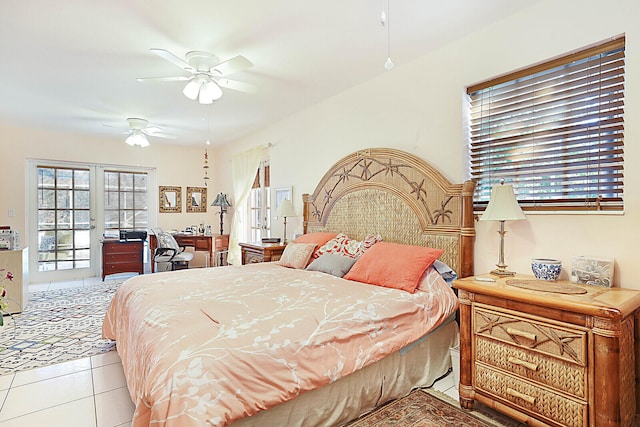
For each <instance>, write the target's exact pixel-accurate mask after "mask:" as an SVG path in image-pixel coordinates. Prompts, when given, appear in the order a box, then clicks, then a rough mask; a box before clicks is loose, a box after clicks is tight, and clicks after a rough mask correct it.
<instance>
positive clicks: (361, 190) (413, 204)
mask: <svg viewBox="0 0 640 427" xmlns="http://www.w3.org/2000/svg"><path fill="white" fill-rule="evenodd" d="M474 186H475V183H474V182H473V181H466V182H465V183H464V184H451V183H450V182H449V181H448V180H447V179H446V178H445V177H444V176H442V174H441V173H440V172H438V171H437V170H436V169H435V168H434V167H433V166H431V165H429V164H428V163H427V162H425V161H424V160H422V159H420V158H418V157H416V156H414V155H412V154H409V153H406V152H404V151H400V150H395V149H389V148H372V149H368V150H363V151H357V152H355V153H352V154H350V155H348V156H346V157H344V158H343V159H341V160H340V161H338V162H337V163H336V164H335V165H333V166H332V167H331V169H329V171H328V172H327V173H326V174H325V175H324V177H323V178H322V180H321V181H320V183H319V184H318V186H317V187H316V189H315V191H314V192H313V194H311V195H309V194H304V195H303V202H304V225H303V227H304V232H305V233H311V232H314V231H333V232H342V233H345V234H347V235H348V236H349V237H352V238H355V239H363V238H364V237H365V236H366V235H367V234H369V233H377V234H380V235H381V236H382V237H383V239H384V240H385V241H389V242H397V243H405V244H411V245H421V246H429V247H433V248H441V249H444V250H445V253H444V254H443V255H442V256H441V257H440V259H441V260H442V261H443V262H446V263H447V264H449V265H450V266H451V267H452V268H453V269H454V270H455V271H456V272H457V273H458V276H459V277H466V276H471V275H473V244H474V239H475V229H474V221H473V202H472V197H473V189H474Z"/></svg>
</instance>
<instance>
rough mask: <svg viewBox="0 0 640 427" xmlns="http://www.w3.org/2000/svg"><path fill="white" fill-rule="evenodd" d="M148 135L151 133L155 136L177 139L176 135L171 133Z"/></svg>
mask: <svg viewBox="0 0 640 427" xmlns="http://www.w3.org/2000/svg"><path fill="white" fill-rule="evenodd" d="M145 133H147V132H145ZM147 135H149V136H151V137H154V138H166V139H176V137H175V136H174V135H169V134H166V133H151V134H147Z"/></svg>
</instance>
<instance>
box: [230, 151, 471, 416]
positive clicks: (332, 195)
mask: <svg viewBox="0 0 640 427" xmlns="http://www.w3.org/2000/svg"><path fill="white" fill-rule="evenodd" d="M473 188H474V183H473V182H472V181H468V182H465V183H464V184H460V185H455V184H451V183H450V182H449V181H448V180H446V179H445V178H444V177H443V176H442V174H440V173H439V172H438V171H437V170H436V169H434V168H433V167H432V166H430V165H429V164H427V163H426V162H425V161H424V160H421V159H419V158H417V157H415V156H413V155H411V154H408V153H405V152H402V151H399V150H394V149H385V148H376V149H369V150H364V151H358V152H355V153H353V154H350V155H348V156H347V157H345V158H343V159H342V160H340V161H338V162H337V163H336V164H335V165H333V166H332V167H331V169H329V171H328V172H327V173H326V174H325V175H324V177H323V178H322V180H321V181H320V183H319V185H318V186H317V187H316V190H315V191H314V193H313V194H312V195H309V194H305V195H303V201H304V225H303V227H304V231H305V232H314V231H333V232H343V233H346V234H347V235H348V236H349V237H352V238H354V239H361V238H364V237H365V236H366V235H367V234H369V233H379V234H380V235H381V236H382V237H383V238H384V240H385V241H391V242H397V243H404V244H413V245H426V246H430V247H436V248H442V249H445V254H444V255H443V256H441V257H440V259H441V260H443V261H444V262H446V263H447V264H448V265H449V266H451V267H452V268H453V269H454V270H456V272H457V273H458V276H460V277H466V276H469V275H473V243H474V238H475V230H474V223H473V211H472V210H473V204H472V194H473ZM458 340H459V333H458V326H457V324H456V322H455V321H449V322H445V323H444V324H443V325H441V326H440V327H438V328H436V329H435V330H434V331H432V332H430V333H429V334H428V335H427V336H426V337H425V338H424V339H421V340H418V342H416V343H414V344H412V345H410V346H409V347H410V349H406V350H407V351H406V352H405V351H399V352H396V353H393V354H391V355H389V356H387V357H385V358H384V359H382V360H380V361H378V362H376V363H374V364H372V365H369V366H366V367H365V368H363V369H361V370H359V371H356V372H354V373H353V374H351V375H348V376H346V377H344V378H341V379H339V380H337V381H336V382H334V383H332V384H329V385H327V386H324V387H321V388H319V389H315V390H312V391H309V392H306V393H304V394H302V395H300V396H298V397H296V398H295V399H293V400H291V401H288V402H285V403H282V404H280V405H278V406H276V407H274V408H271V409H269V410H268V411H263V412H261V413H258V414H256V415H254V416H252V417H249V418H245V419H242V420H239V421H238V422H236V423H234V426H236V425H237V426H238V427H259V426H264V425H287V426H300V427H302V426H311V425H323V426H324V425H332V426H333V425H337V426H340V425H344V424H345V423H346V422H348V421H349V420H352V419H354V418H356V417H358V416H359V415H361V414H363V413H366V412H368V411H371V410H372V409H374V408H375V407H377V406H379V405H381V404H383V403H385V402H388V401H389V400H392V399H396V398H399V397H401V396H404V395H406V394H408V393H409V392H410V391H411V390H412V389H413V388H415V387H426V386H429V385H431V384H433V382H434V381H435V380H436V379H437V378H439V377H440V376H442V375H443V374H444V373H446V372H447V369H448V368H449V367H450V366H451V363H450V359H449V348H450V347H452V346H455V345H457V343H458Z"/></svg>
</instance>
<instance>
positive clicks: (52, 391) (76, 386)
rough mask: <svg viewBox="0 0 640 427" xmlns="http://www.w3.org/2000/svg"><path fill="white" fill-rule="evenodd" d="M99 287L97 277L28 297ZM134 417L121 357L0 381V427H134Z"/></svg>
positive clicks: (85, 360)
mask: <svg viewBox="0 0 640 427" xmlns="http://www.w3.org/2000/svg"><path fill="white" fill-rule="evenodd" d="M119 276H122V277H118V279H124V278H126V277H128V275H119ZM113 277H115V276H110V278H113ZM101 282H102V279H101V278H100V277H95V278H90V279H85V280H78V281H71V282H64V283H61V282H57V283H41V284H31V285H29V291H30V292H35V291H46V290H49V289H53V288H54V287H55V289H63V288H76V287H83V286H91V285H94V284H97V283H101ZM133 411H134V406H133V403H132V402H131V397H129V390H128V389H127V385H126V382H125V378H124V373H123V371H122V363H121V361H120V356H118V353H116V352H115V351H110V352H108V353H103V354H99V355H96V356H91V357H86V358H83V359H77V360H72V361H69V362H65V363H59V364H56V365H50V366H45V367H43V368H38V369H32V370H29V371H22V372H17V373H15V374H8V375H2V376H0V427H34V426H50V427H117V426H130V425H131V418H132V416H133Z"/></svg>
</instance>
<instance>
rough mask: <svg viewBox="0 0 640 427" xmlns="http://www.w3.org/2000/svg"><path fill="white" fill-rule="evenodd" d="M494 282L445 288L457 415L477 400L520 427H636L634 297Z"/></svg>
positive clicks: (525, 281)
mask: <svg viewBox="0 0 640 427" xmlns="http://www.w3.org/2000/svg"><path fill="white" fill-rule="evenodd" d="M496 279H497V281H496V282H495V283H487V282H480V281H477V280H475V278H474V277H468V278H465V279H461V280H457V281H455V282H454V284H453V286H454V287H455V288H457V289H458V297H459V299H460V303H461V305H460V384H459V389H458V390H459V395H460V404H461V406H462V407H464V408H467V409H472V408H473V403H474V400H478V401H480V402H482V403H484V404H486V405H488V406H490V407H492V408H494V409H496V410H498V411H500V412H503V413H505V414H507V415H509V416H510V417H512V418H514V419H516V420H518V421H520V422H524V423H527V424H528V425H538V426H558V427H559V426H571V427H583V426H584V427H586V426H592V427H593V426H595V427H604V426H607V427H611V426H623V427H627V426H631V425H635V424H634V422H637V420H640V415H639V414H638V413H637V412H638V410H640V377H638V375H639V374H640V372H638V369H636V367H637V366H638V364H640V360H637V359H636V357H638V356H636V355H638V351H639V350H640V347H639V344H640V339H638V338H639V337H640V333H639V331H638V330H637V328H636V327H635V325H636V324H637V323H638V321H639V320H640V309H639V308H640V292H639V291H635V290H631V289H620V288H612V289H608V288H599V287H592V286H579V285H574V284H571V283H569V282H565V281H558V282H547V283H548V285H549V287H551V286H557V287H558V289H557V291H556V292H546V291H541V290H538V289H540V286H541V285H543V283H540V281H536V280H535V278H534V277H533V276H516V277H512V278H496ZM513 280H515V281H516V282H514V281H513ZM508 282H511V285H509V284H508ZM514 285H520V286H527V287H529V288H534V289H527V288H521V287H518V286H514ZM546 289H548V288H546ZM581 290H586V291H587V292H586V293H583V294H571V293H566V292H575V291H581Z"/></svg>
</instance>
